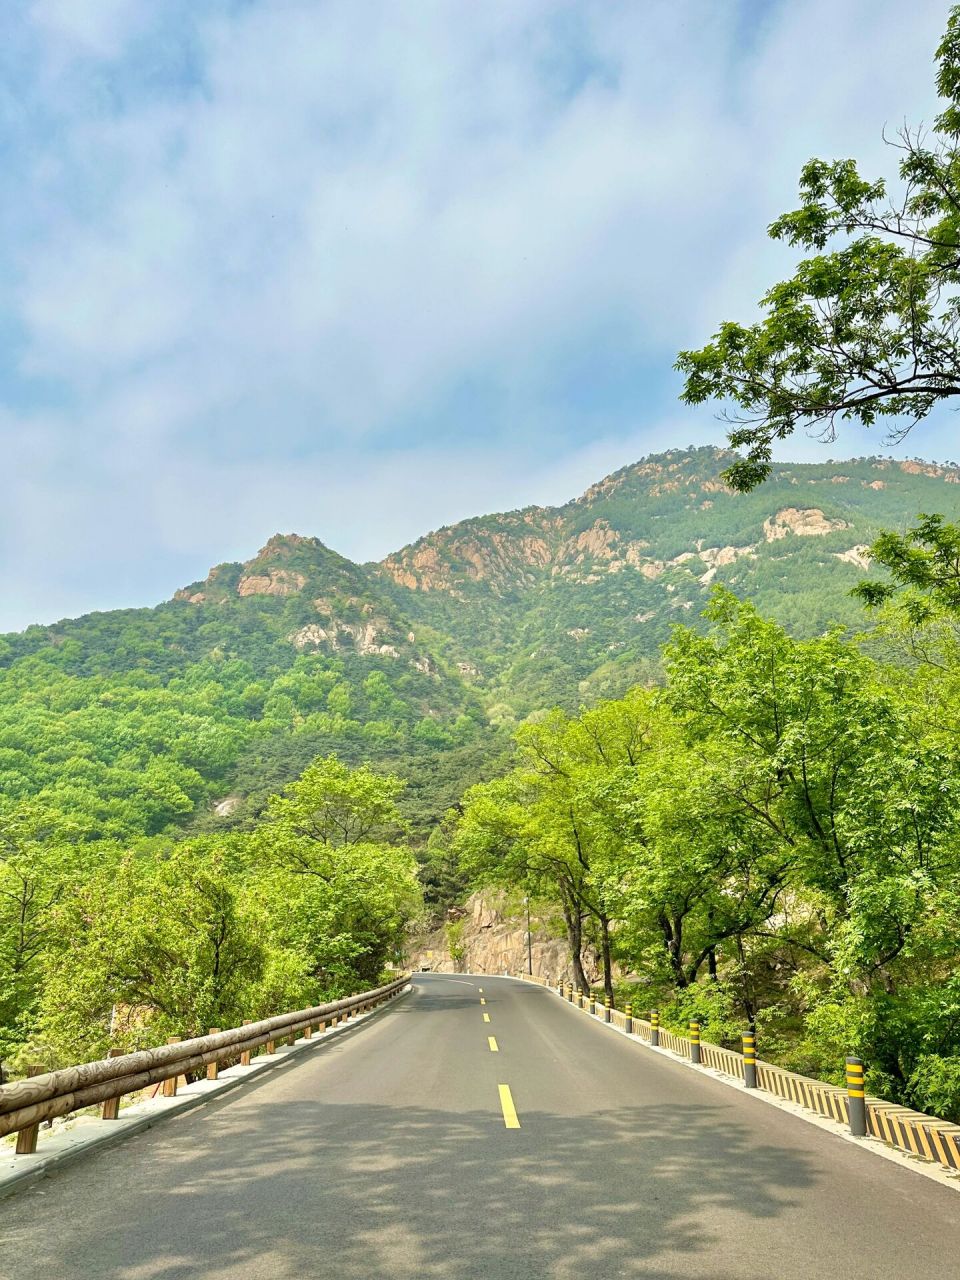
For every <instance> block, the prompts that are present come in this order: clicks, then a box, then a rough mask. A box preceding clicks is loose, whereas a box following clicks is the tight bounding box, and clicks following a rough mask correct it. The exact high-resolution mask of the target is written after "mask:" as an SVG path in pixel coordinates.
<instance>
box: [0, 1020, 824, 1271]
mask: <svg viewBox="0 0 960 1280" xmlns="http://www.w3.org/2000/svg"><path fill="white" fill-rule="evenodd" d="M420 1007H421V1009H422V1007H423V1003H422V1002H421V1006H420ZM171 1139H172V1140H171V1141H169V1142H167V1143H160V1142H157V1143H155V1144H154V1145H153V1147H152V1150H151V1159H150V1161H149V1163H144V1162H143V1161H142V1160H138V1159H137V1158H136V1155H135V1153H134V1152H133V1151H132V1149H131V1148H130V1147H128V1148H125V1149H123V1150H121V1151H119V1152H118V1153H117V1156H116V1157H111V1156H110V1155H105V1156H103V1157H100V1158H99V1160H98V1166H99V1168H100V1173H99V1175H98V1176H97V1177H96V1178H94V1179H93V1181H92V1184H91V1183H90V1182H89V1181H88V1182H87V1183H86V1184H85V1180H84V1170H82V1169H80V1168H76V1169H73V1170H69V1171H65V1173H64V1174H63V1175H61V1176H60V1177H58V1178H57V1179H56V1181H55V1183H50V1184H47V1185H48V1186H49V1187H50V1193H49V1194H48V1195H46V1196H44V1195H43V1194H42V1193H38V1192H33V1193H29V1194H28V1195H25V1196H22V1197H18V1198H17V1202H16V1207H17V1208H19V1209H20V1210H21V1212H22V1214H23V1218H22V1219H21V1221H20V1224H19V1225H21V1226H22V1228H23V1229H24V1238H23V1243H26V1235H27V1230H26V1229H27V1226H28V1222H29V1233H28V1234H29V1249H20V1248H18V1237H19V1236H20V1234H21V1233H20V1231H19V1230H18V1225H16V1224H17V1216H16V1210H15V1209H14V1206H13V1202H10V1203H8V1204H7V1205H5V1206H3V1207H2V1212H0V1243H2V1249H0V1259H2V1261H0V1273H3V1266H4V1262H5V1263H7V1264H9V1262H10V1260H11V1259H12V1258H18V1259H19V1260H18V1263H17V1269H16V1270H15V1271H12V1272H10V1273H9V1274H10V1275H11V1276H12V1277H14V1278H15V1280H79V1278H80V1277H83V1280H88V1277H91V1276H94V1275H97V1276H99V1277H105V1278H106V1280H187V1277H190V1278H191V1280H198V1278H200V1277H203V1278H204V1280H208V1278H213V1277H215V1278H216V1280H221V1277H223V1278H226V1277H232V1278H239V1277H243V1278H244V1280H260V1278H261V1277H263V1278H264V1280H265V1278H266V1277H270V1278H271V1280H294V1278H296V1280H307V1278H313V1277H326V1276H336V1277H342V1278H343V1280H360V1278H361V1277H362V1278H363V1280H372V1278H374V1277H376V1278H380V1277H391V1278H392V1277H418V1278H420V1277H444V1278H445V1280H466V1278H467V1277H470V1278H471V1280H481V1278H482V1280H498V1278H499V1277H540V1276H543V1277H556V1278H562V1280H568V1278H569V1280H573V1278H574V1277H587V1276H589V1277H590V1278H591V1280H597V1278H599V1277H608V1276H610V1277H612V1276H631V1275H647V1276H651V1275H661V1274H662V1275H674V1274H676V1275H680V1274H686V1275H688V1276H711V1277H713V1278H714V1280H725V1277H726V1276H727V1275H729V1276H731V1277H732V1276H733V1275H734V1274H735V1272H734V1270H733V1268H732V1267H731V1269H730V1270H727V1269H726V1268H724V1267H722V1266H721V1267H718V1266H717V1261H718V1260H717V1259H716V1258H714V1259H712V1260H711V1257H710V1251H711V1248H712V1246H713V1244H714V1232H713V1230H712V1227H711V1220H712V1219H713V1218H714V1216H715V1215H716V1214H717V1213H718V1212H721V1213H730V1212H732V1213H734V1214H736V1215H739V1216H740V1217H742V1219H743V1226H744V1232H747V1231H748V1230H749V1229H750V1223H751V1222H756V1220H758V1219H773V1218H776V1217H777V1215H778V1214H780V1213H781V1212H783V1210H784V1209H785V1208H786V1207H787V1206H789V1205H791V1204H792V1203H793V1201H794V1200H795V1198H796V1197H797V1195H798V1193H800V1192H802V1190H803V1188H805V1187H807V1186H809V1185H810V1184H811V1182H812V1181H813V1180H814V1179H815V1177H816V1174H815V1172H814V1171H813V1170H812V1169H811V1168H810V1167H809V1166H808V1162H807V1160H806V1158H805V1157H804V1156H802V1155H799V1154H796V1153H791V1152H785V1151H783V1150H782V1149H777V1148H773V1147H767V1146H763V1145H758V1144H757V1143H756V1141H752V1140H751V1137H750V1134H749V1133H748V1132H744V1131H743V1130H742V1129H741V1128H736V1127H733V1126H731V1125H730V1124H728V1123H724V1121H723V1119H722V1118H721V1116H720V1115H719V1114H718V1112H717V1110H716V1109H715V1108H713V1107H710V1106H697V1105H690V1106H682V1107H681V1106H676V1107H673V1108H666V1109H665V1108H664V1107H663V1106H659V1107H657V1108H655V1109H654V1108H649V1109H648V1108H644V1107H643V1106H635V1107H632V1108H630V1109H628V1110H619V1111H617V1112H604V1111H598V1112H596V1113H595V1114H593V1115H590V1116H585V1117H582V1118H569V1117H561V1116H557V1115H552V1114H547V1113H543V1112H539V1113H538V1112H527V1113H525V1114H524V1116H523V1128H522V1129H521V1130H520V1131H516V1130H514V1131H508V1130H506V1129H504V1128H503V1124H502V1120H501V1118H500V1116H499V1115H495V1114H493V1113H491V1112H489V1111H487V1112H471V1113H467V1114H463V1115H454V1114H451V1113H449V1112H443V1111H435V1110H431V1109H427V1108H416V1107H411V1108H408V1109H406V1110H403V1109H397V1108H393V1107H381V1106H376V1105H357V1106H350V1105H338V1104H337V1103H335V1102H310V1103H303V1102H299V1103H292V1102H290V1103H287V1102H277V1103H264V1104H263V1105H260V1106H257V1107H250V1108H248V1109H247V1110H246V1112H245V1114H244V1116H243V1117H242V1118H241V1117H238V1114H237V1111H236V1109H228V1108H212V1109H211V1112H210V1114H209V1115H208V1117H207V1119H206V1123H205V1126H204V1133H203V1140H202V1142H196V1141H192V1138H191V1135H190V1133H189V1131H184V1132H183V1133H180V1134H177V1135H176V1137H175V1138H174V1137H173V1135H171ZM113 1158H116V1159H117V1160H118V1161H119V1162H121V1163H122V1164H123V1166H124V1168H125V1169H126V1172H127V1177H128V1180H127V1181H126V1182H125V1183H124V1185H123V1194H122V1197H120V1198H114V1199H111V1198H110V1197H109V1196H106V1195H105V1194H104V1190H105V1188H106V1187H108V1186H110V1185H112V1186H114V1187H115V1186H116V1174H117V1172H118V1170H116V1169H114V1170H113V1182H112V1183H111V1182H108V1180H107V1179H106V1177H105V1175H104V1166H103V1163H102V1162H103V1161H109V1160H111V1159H113ZM731 1171H736V1173H735V1175H732V1172H731ZM91 1172H92V1170H91V1168H90V1166H87V1169H86V1175H87V1179H88V1180H89V1176H90V1173H91ZM85 1185H86V1186H87V1189H88V1191H89V1193H90V1196H91V1197H94V1196H95V1197H96V1203H95V1206H94V1204H93V1201H92V1199H91V1200H88V1201H87V1202H86V1203H78V1199H77V1197H78V1196H79V1197H82V1196H83V1192H84V1188H85ZM54 1190H55V1191H56V1194H54ZM11 1210H13V1214H11ZM677 1254H682V1255H683V1256H684V1258H685V1259H686V1266H685V1267H684V1268H683V1269H682V1270H674V1269H673V1266H674V1264H675V1262H676V1255H677ZM670 1258H672V1259H673V1262H672V1263H669V1265H668V1259H670ZM658 1260H662V1261H663V1263H664V1266H665V1269H664V1270H662V1271H661V1270H660V1267H659V1265H658ZM3 1274H6V1273H3ZM756 1274H769V1273H767V1272H765V1271H764V1269H763V1267H761V1268H760V1270H759V1271H758V1272H756ZM797 1274H801V1273H799V1272H798V1273H797Z"/></svg>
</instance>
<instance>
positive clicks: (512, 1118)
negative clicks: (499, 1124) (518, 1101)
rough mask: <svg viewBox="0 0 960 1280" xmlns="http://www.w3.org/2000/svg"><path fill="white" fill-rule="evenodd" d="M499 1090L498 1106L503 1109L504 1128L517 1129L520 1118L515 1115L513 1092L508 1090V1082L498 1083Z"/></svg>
mask: <svg viewBox="0 0 960 1280" xmlns="http://www.w3.org/2000/svg"><path fill="white" fill-rule="evenodd" d="M497 1088H498V1089H499V1090H500V1108H501V1110H502V1111H503V1124H504V1128H506V1129H519V1128H520V1120H519V1118H518V1117H517V1108H516V1107H515V1106H514V1105H513V1094H512V1093H511V1092H510V1086H509V1085H508V1084H498V1085H497Z"/></svg>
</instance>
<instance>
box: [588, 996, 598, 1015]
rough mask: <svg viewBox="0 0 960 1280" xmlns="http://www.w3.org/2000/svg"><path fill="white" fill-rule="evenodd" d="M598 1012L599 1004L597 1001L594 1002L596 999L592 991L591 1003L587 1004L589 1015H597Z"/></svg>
mask: <svg viewBox="0 0 960 1280" xmlns="http://www.w3.org/2000/svg"><path fill="white" fill-rule="evenodd" d="M596 1012H597V1002H596V1000H594V998H593V992H592V991H591V992H590V1001H589V1003H588V1004H587V1013H596Z"/></svg>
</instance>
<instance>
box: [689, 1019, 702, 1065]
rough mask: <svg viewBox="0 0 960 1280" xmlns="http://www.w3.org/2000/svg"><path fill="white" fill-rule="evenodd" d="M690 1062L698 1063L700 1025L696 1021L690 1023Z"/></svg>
mask: <svg viewBox="0 0 960 1280" xmlns="http://www.w3.org/2000/svg"><path fill="white" fill-rule="evenodd" d="M690 1061H691V1062H693V1063H696V1064H699V1062H700V1023H699V1022H697V1021H693V1022H691V1023H690Z"/></svg>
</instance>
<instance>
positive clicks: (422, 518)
mask: <svg viewBox="0 0 960 1280" xmlns="http://www.w3.org/2000/svg"><path fill="white" fill-rule="evenodd" d="M947 12H948V8H947V5H946V4H944V3H942V2H940V3H931V2H930V0H914V3H913V4H911V5H909V6H905V5H903V4H901V3H899V2H897V3H894V2H893V0H720V2H718V0H665V2H662V3H661V2H660V0H483V2H482V3H481V2H480V0H163V3H162V4H157V3H155V0H9V2H8V3H7V4H5V5H4V6H3V8H2V12H0V166H2V168H0V174H2V178H0V181H2V182H3V185H4V192H3V195H4V198H3V200H2V201H0V451H2V452H0V457H2V462H3V466H2V471H0V485H2V489H0V629H14V628H20V627H23V626H25V625H27V624H29V623H32V622H51V621H54V620H55V619H57V618H60V617H63V616H73V615H76V614H79V613H83V612H87V611H90V610H93V609H105V608H112V607H117V606H128V605H140V604H151V603H155V602H156V601H158V600H161V599H165V598H168V597H169V596H170V595H172V593H173V591H174V590H175V589H176V588H177V587H178V586H181V585H183V584H185V583H187V582H191V581H193V580H194V579H197V578H199V577H203V576H204V575H205V574H206V571H207V569H208V568H209V566H210V565H212V564H214V563H217V562H220V561H224V560H243V559H249V558H250V557H251V556H252V555H253V554H254V553H255V552H256V550H257V548H258V547H259V546H261V545H262V544H263V543H264V542H265V541H266V539H267V538H268V537H269V536H270V535H271V534H272V533H274V532H277V531H281V532H292V531H296V532H299V533H304V534H313V535H316V536H317V537H319V538H321V539H322V540H323V541H324V542H325V543H327V544H328V545H329V546H332V547H334V548H336V550H338V551H340V552H342V553H343V554H345V555H348V556H350V557H352V558H354V559H357V560H367V559H379V558H380V557H382V556H384V555H385V554H387V553H388V552H389V551H391V550H395V549H397V548H398V547H400V546H402V545H403V544H405V543H407V542H410V541H412V540H414V539H415V538H417V537H418V536H420V535H421V534H423V533H425V532H427V531H428V530H430V529H433V528H437V527H439V526H440V525H443V524H449V523H452V522H454V521H456V520H458V519H461V518H464V517H466V516H469V515H475V514H479V513H482V512H486V511H498V510H508V509H513V508H516V507H519V506H524V505H527V504H529V503H533V502H539V503H559V502H563V501H566V500H567V499H569V498H571V497H573V496H575V495H576V494H578V493H579V492H581V491H582V490H583V489H585V488H586V487H587V486H588V485H589V484H591V483H592V482H593V481H595V480H597V479H599V478H600V477H602V476H603V475H605V474H607V473H609V472H610V471H613V470H615V469H616V468H618V467H620V466H623V465H625V464H627V463H630V462H633V461H636V460H637V459H638V458H640V457H642V456H644V455H645V454H647V453H651V452H657V451H661V450H663V449H665V448H669V447H685V446H686V445H689V444H706V443H722V442H723V439H724V430H723V426H722V424H721V423H719V422H718V421H717V420H716V418H715V416H714V411H713V410H712V409H710V408H704V409H702V410H699V409H698V410H692V409H688V408H685V407H684V406H682V405H681V404H680V403H679V402H678V399H677V395H678V391H679V387H680V380H679V377H678V375H677V374H676V373H675V372H674V371H673V368H672V366H673V362H674V360H675V358H676V353H677V351H678V350H679V349H681V348H683V347H691V346H699V345H702V343H703V342H704V341H706V340H707V339H708V338H709V336H710V335H711V334H712V332H713V331H714V330H715V329H716V327H717V325H718V324H719V323H720V322H721V321H723V320H726V319H739V320H744V321H748V320H750V319H752V318H754V315H755V304H756V300H757V298H758V297H759V296H760V295H761V294H762V292H763V291H764V289H765V287H766V286H767V285H769V284H770V283H772V282H773V281H774V280H776V279H778V278H779V277H780V275H782V274H783V273H784V272H785V271H788V270H789V269H790V265H791V262H792V261H793V257H794V255H793V253H792V252H791V251H789V250H787V249H785V248H784V247H783V246H781V245H777V244H774V243H772V242H770V241H769V240H768V239H767V237H766V234H765V228H766V226H767V225H768V224H769V222H770V221H771V220H772V219H773V218H774V217H775V216H776V215H777V214H779V213H780V212H782V211H783V210H785V209H788V208H792V207H794V205H795V202H796V200H795V198H796V180H797V174H798V172H799V169H800V166H801V165H802V164H803V163H804V161H806V160H807V159H808V158H810V157H811V156H813V155H821V156H824V157H828V158H833V157H839V156H855V157H857V158H858V160H860V161H861V162H862V166H863V169H864V171H865V172H866V173H868V174H869V175H871V176H873V175H877V176H879V175H883V174H886V175H892V174H893V172H894V158H893V157H892V155H891V153H890V151H889V149H888V148H886V147H885V146H884V144H883V141H882V136H881V135H882V131H883V129H884V126H886V127H887V128H888V130H889V129H890V128H896V127H897V126H898V125H900V124H901V123H902V122H903V121H904V120H909V121H910V122H911V123H920V122H922V121H926V122H930V121H931V120H932V118H933V116H934V115H935V113H936V110H937V100H936V96H935V90H934V87H933V75H934V64H933V55H934V50H935V48H936V45H937V42H938V39H939V36H940V34H941V32H942V30H943V27H944V25H945V22H946V16H947ZM955 434H956V428H955V424H954V420H953V418H952V416H951V415H950V414H948V413H942V414H940V415H939V416H938V418H937V419H936V420H935V421H931V422H930V423H928V424H927V425H924V426H922V427H920V428H918V429H917V430H916V432H915V433H914V435H913V436H911V437H909V438H908V440H907V441H906V442H905V444H904V445H903V447H902V448H901V449H900V450H899V451H898V450H895V449H892V448H890V447H888V446H887V445H886V444H885V443H884V438H883V435H882V433H878V432H877V431H874V432H871V433H867V432H863V431H860V432H849V433H847V434H846V435H845V436H844V437H843V438H842V439H841V440H840V441H838V442H837V443H835V444H833V445H824V444H822V443H820V442H817V441H812V440H808V439H804V438H799V439H796V440H794V441H792V442H790V443H789V445H787V446H784V447H783V449H782V450H781V452H780V454H779V456H780V457H781V458H784V459H813V458H825V457H828V456H829V457H837V458H840V457H849V456H853V455H860V454H865V453H897V452H899V453H901V454H904V455H908V456H913V455H918V456H924V457H928V458H944V457H953V456H955V455H956V454H957V452H958V451H957V449H956V448H954V447H953V446H952V444H951V441H952V440H953V439H954V438H955Z"/></svg>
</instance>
